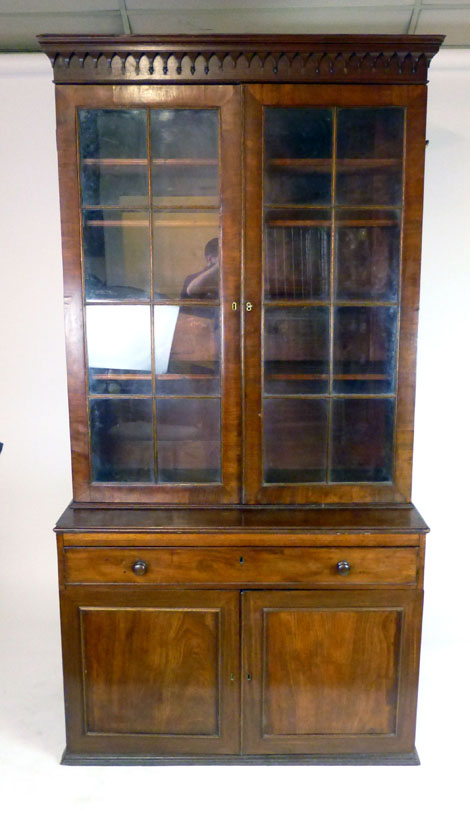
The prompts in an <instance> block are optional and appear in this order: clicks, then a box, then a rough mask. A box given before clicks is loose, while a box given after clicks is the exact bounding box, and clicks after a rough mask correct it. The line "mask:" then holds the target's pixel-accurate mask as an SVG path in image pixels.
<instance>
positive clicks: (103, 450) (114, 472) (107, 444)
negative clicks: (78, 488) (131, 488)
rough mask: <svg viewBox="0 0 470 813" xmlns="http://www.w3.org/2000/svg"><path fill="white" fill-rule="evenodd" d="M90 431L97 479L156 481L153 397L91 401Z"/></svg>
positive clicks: (105, 480)
mask: <svg viewBox="0 0 470 813" xmlns="http://www.w3.org/2000/svg"><path fill="white" fill-rule="evenodd" d="M90 433H91V465H92V478H93V480H94V481H99V482H111V483H116V482H119V483H122V482H132V483H135V482H144V483H148V482H152V481H153V479H154V451H153V417H152V402H151V399H147V398H137V399H131V398H116V399H110V398H100V399H96V400H95V399H92V400H90Z"/></svg>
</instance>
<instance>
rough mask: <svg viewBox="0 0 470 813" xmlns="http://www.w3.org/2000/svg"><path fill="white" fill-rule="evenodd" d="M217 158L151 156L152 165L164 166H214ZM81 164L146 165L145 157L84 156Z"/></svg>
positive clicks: (104, 165)
mask: <svg viewBox="0 0 470 813" xmlns="http://www.w3.org/2000/svg"><path fill="white" fill-rule="evenodd" d="M218 163H219V161H218V159H217V158H152V165H153V166H166V167H187V166H191V167H212V166H213V167H216V166H218ZM82 164H83V166H97V167H116V169H119V168H120V167H142V166H147V164H148V159H147V158H84V159H83V161H82Z"/></svg>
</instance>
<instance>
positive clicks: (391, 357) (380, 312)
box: [333, 307, 397, 393]
mask: <svg viewBox="0 0 470 813" xmlns="http://www.w3.org/2000/svg"><path fill="white" fill-rule="evenodd" d="M334 319H335V322H334V360H333V391H334V392H341V393H392V392H393V391H394V388H395V363H396V341H397V308H396V307H390V308H387V307H382V308H373V307H364V308H356V307H344V308H336V309H335V317H334Z"/></svg>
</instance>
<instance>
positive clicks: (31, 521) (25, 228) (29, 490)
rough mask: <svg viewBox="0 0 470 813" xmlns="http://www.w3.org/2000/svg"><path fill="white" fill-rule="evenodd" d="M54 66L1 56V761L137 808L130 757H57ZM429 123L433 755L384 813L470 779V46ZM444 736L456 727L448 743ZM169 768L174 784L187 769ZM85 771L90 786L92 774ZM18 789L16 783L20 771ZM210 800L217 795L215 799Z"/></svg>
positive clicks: (58, 361) (426, 435) (441, 72)
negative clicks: (466, 749) (82, 763)
mask: <svg viewBox="0 0 470 813" xmlns="http://www.w3.org/2000/svg"><path fill="white" fill-rule="evenodd" d="M51 79H52V72H51V69H50V66H49V63H48V61H47V59H46V57H44V56H42V55H28V56H23V55H3V56H0V111H1V124H0V387H1V390H0V392H1V396H0V441H3V442H4V444H5V447H4V450H3V453H2V455H1V457H0V512H1V514H0V534H1V542H0V584H1V591H0V602H1V603H0V610H1V614H0V676H2V677H3V682H4V690H3V691H2V692H0V711H1V713H2V715H3V719H2V726H1V730H3V735H1V734H0V764H1V763H2V758H3V762H4V765H6V766H7V773H8V770H9V773H8V777H9V781H11V792H12V793H15V794H16V796H17V797H18V794H22V793H23V794H24V795H25V799H26V798H28V799H29V798H30V797H31V799H32V798H34V796H35V794H39V796H41V794H43V793H46V790H47V793H48V794H49V802H50V805H51V807H50V810H55V809H58V807H59V805H60V803H61V800H62V798H63V797H62V795H61V794H64V793H65V789H66V780H67V777H68V778H69V779H68V780H67V781H69V782H71V785H70V788H71V796H70V801H69V806H68V809H69V810H75V809H77V810H78V809H79V810H81V809H87V810H89V809H92V807H93V799H95V800H98V801H99V799H101V798H103V799H105V798H108V800H109V798H110V797H109V793H111V792H112V788H113V787H114V788H115V789H116V790H118V789H119V793H120V794H121V799H127V800H131V799H132V800H133V801H132V803H133V804H134V802H135V799H136V798H137V799H138V798H140V797H139V794H138V793H137V797H136V796H133V793H135V787H134V789H132V783H131V777H132V775H133V774H132V771H133V770H136V769H128V770H129V772H128V773H127V774H126V773H125V772H124V774H125V776H124V778H122V777H123V774H122V773H120V774H119V776H120V777H121V778H120V779H119V782H118V781H117V780H116V773H115V771H114V769H107V770H108V771H110V773H106V771H105V773H104V774H103V773H102V772H101V770H100V769H93V770H94V771H96V773H93V770H92V771H91V773H89V772H88V771H87V770H86V769H79V772H78V774H77V773H73V777H74V778H73V780H71V779H70V771H73V770H77V769H64V768H62V769H58V768H57V759H58V757H59V755H60V750H61V748H62V746H63V741H64V740H63V738H64V734H63V722H62V720H63V711H62V701H61V676H60V652H59V638H58V635H59V632H58V611H57V597H56V563H55V542H54V536H53V534H52V531H51V529H52V526H53V524H54V522H55V520H56V519H57V517H58V516H59V514H60V513H61V511H62V510H63V508H64V507H65V505H66V504H67V502H68V501H69V499H70V497H71V478H70V457H69V441H68V418H67V402H66V383H65V358H64V340H63V320H62V280H61V275H62V271H61V257H60V228H59V209H58V188H57V170H56V149H55V137H54V131H55V118H54V94H53V85H52V81H51ZM428 122H429V123H428V138H429V140H430V144H429V147H428V150H427V164H426V190H425V193H426V198H425V226H424V245H423V269H422V296H421V313H420V328H419V353H418V391H417V412H416V445H415V468H414V488H413V499H414V501H415V503H416V505H417V507H418V508H419V510H420V511H421V512H422V514H423V516H424V518H425V519H426V521H427V522H428V523H429V525H430V526H431V528H432V534H431V536H430V537H429V544H428V555H427V569H426V604H425V620H424V640H423V657H422V673H421V691H420V706H419V726H418V737H417V743H418V748H419V750H420V755H421V758H422V760H423V763H424V765H423V768H421V769H419V770H418V771H415V772H413V771H412V770H411V769H392V770H393V771H394V772H395V773H394V779H393V782H392V781H391V777H392V775H391V774H390V773H387V775H386V779H385V782H386V785H387V788H388V789H389V790H387V794H386V798H384V797H383V790H384V789H383V788H382V792H381V791H380V787H379V785H378V784H377V793H380V794H381V803H380V809H381V811H384V810H385V811H386V810H389V809H392V806H393V805H394V804H397V803H398V804H400V807H401V809H403V810H405V811H406V810H407V809H409V810H411V809H412V807H413V804H412V802H413V799H414V800H415V801H416V800H417V799H418V798H421V806H422V805H423V803H425V800H426V799H427V798H429V800H431V799H432V800H434V801H436V802H438V801H439V796H440V793H441V792H442V794H443V798H445V803H446V806H447V807H448V808H449V809H452V804H451V797H452V794H453V793H456V792H457V791H458V787H459V781H460V780H459V778H458V776H457V773H456V772H457V771H458V770H459V767H460V765H463V762H462V760H463V756H462V757H461V758H459V751H458V748H459V745H460V747H463V745H464V740H463V734H462V733H460V732H465V728H466V727H468V719H467V721H464V720H463V719H462V715H465V695H466V692H467V689H468V686H467V682H468V672H467V673H466V665H465V662H464V656H463V654H462V653H463V652H465V647H466V651H467V652H468V651H469V647H468V611H467V605H466V591H465V585H464V580H465V579H466V578H467V572H466V571H467V557H468V553H467V549H468V542H469V530H468V528H469V522H468V519H467V506H468V503H469V501H470V500H469V498H468V497H467V479H468V471H469V465H470V449H469V442H468V435H469V433H468V425H469V420H468V417H467V413H468V411H469V393H468V390H469V387H468V384H467V379H468V370H469V363H468V349H469V338H468V328H469V321H470V319H469V316H468V302H469V301H470V239H469V232H470V196H469V190H470V159H469V156H470V51H447V52H442V53H441V54H439V55H438V57H436V59H435V60H434V61H433V63H432V68H431V74H430V86H429V115H428ZM465 641H466V643H465ZM459 717H460V724H459V725H457V720H458V719H459ZM454 718H455V719H454ZM439 737H443V738H445V739H446V742H447V750H444V749H443V747H442V746H441V745H440V743H439ZM451 760H452V764H453V767H451ZM0 770H1V769H0ZM176 770H177V769H170V772H171V771H176ZM201 770H202V774H201V772H200V771H199V772H196V773H195V771H196V769H192V770H191V774H190V775H191V777H192V779H191V781H192V783H193V784H192V785H191V786H190V787H191V788H192V791H191V792H195V793H196V796H197V787H200V790H201V793H202V792H203V791H204V792H207V791H206V787H207V786H206V782H205V780H204V777H206V776H207V770H209V769H206V773H205V772H204V770H203V769H201ZM217 770H218V771H219V773H218V774H217V777H218V780H217V782H219V781H220V779H222V776H226V777H227V776H230V777H232V778H233V777H234V776H235V774H233V773H229V774H227V772H226V771H224V769H217ZM267 770H268V769H260V772H258V773H257V772H256V771H255V769H253V768H250V769H248V771H250V772H253V773H250V774H249V776H250V780H249V781H250V783H251V785H250V787H251V788H252V790H253V788H254V787H255V786H256V783H257V781H258V780H257V779H256V777H261V776H264V777H266V773H265V772H266V771H267ZM292 770H293V769H283V771H285V773H284V772H283V771H280V772H279V771H278V772H277V773H270V781H269V786H268V787H267V786H266V784H264V787H263V788H262V782H261V779H260V786H259V792H260V793H261V791H263V793H264V795H265V800H266V799H267V797H266V794H268V796H269V798H270V799H271V807H272V809H281V808H285V806H286V805H287V804H289V805H291V804H292V803H293V802H294V803H295V799H296V798H300V797H296V796H295V794H294V796H292V792H293V791H292V785H291V784H290V783H289V782H285V780H284V779H283V777H285V778H286V779H287V776H288V775H290V776H291V777H292V778H293V776H294V775H293V774H292V772H291V771H292ZM299 770H300V769H296V773H295V777H296V788H297V791H296V792H297V794H299V793H301V792H302V793H304V792H305V794H307V797H306V798H310V799H311V800H312V796H311V794H310V792H309V786H310V782H311V779H312V774H311V773H310V772H308V771H307V772H305V771H304V772H303V773H302V774H299V772H298V771H299ZM315 770H316V773H315V781H316V783H317V788H318V793H321V792H322V789H323V791H324V792H325V794H326V793H327V791H328V788H329V787H331V785H330V783H331V778H332V775H331V773H328V771H331V770H333V771H335V770H336V769H315ZM338 770H339V769H338ZM342 770H343V771H344V770H345V769H342ZM387 770H388V771H390V769H387ZM446 770H448V771H452V772H453V779H452V781H449V782H446V787H444V784H443V783H444V775H445V773H444V772H445V771H446ZM56 771H58V772H56ZM237 771H238V773H237V777H242V776H243V777H246V776H247V774H246V772H244V771H242V769H237ZM324 771H326V773H325V772H324ZM348 771H349V769H348ZM364 771H366V772H367V773H364ZM403 771H405V773H403ZM407 771H408V773H407ZM410 771H411V773H410ZM371 772H372V773H371ZM454 774H455V775H454ZM25 775H28V777H29V779H28V782H27V783H26V784H24V781H23V780H24V777H25ZM212 775H213V774H212ZM366 775H367V777H368V779H367V782H368V783H369V790H370V804H371V807H370V809H371V810H372V809H374V807H375V804H373V802H374V799H373V796H374V787H375V783H378V781H379V777H382V779H383V778H384V773H383V769H370V771H369V769H361V771H359V772H354V773H350V772H348V779H347V781H346V782H345V783H344V788H343V786H342V783H341V779H340V776H341V775H340V774H338V783H337V784H336V796H335V798H336V800H337V803H338V807H337V808H336V807H333V808H331V807H330V808H329V809H334V810H336V809H340V808H339V805H340V802H341V800H342V799H344V801H345V803H347V805H348V810H349V811H352V810H355V809H356V806H355V803H356V802H357V804H358V809H359V806H360V809H361V810H362V811H364V813H365V811H367V810H368V809H369V808H368V806H367V805H368V798H369V797H368V796H367V795H366V796H364V793H363V791H362V787H363V786H362V785H361V782H363V781H364V780H365V777H366ZM91 776H92V777H93V778H92V779H91V778H89V779H87V777H91ZM134 776H135V774H134ZM151 776H154V777H155V774H154V773H152V771H150V772H149V773H148V774H145V779H144V778H142V779H141V780H140V784H139V788H140V792H143V789H145V788H147V783H148V782H149V781H150V777H151ZM158 776H159V782H162V781H163V780H164V787H165V788H167V790H168V788H169V787H170V786H169V784H168V783H169V782H170V779H169V778H168V779H167V778H165V777H168V774H167V773H166V772H165V771H164V770H163V771H161V770H160V773H159V775H158ZM300 776H302V779H300ZM343 776H344V774H343ZM98 777H103V778H98ZM126 777H127V778H126ZM139 777H142V774H141V773H140V774H139ZM171 777H172V778H173V779H172V781H173V787H174V778H176V774H175V773H171ZM369 777H370V779H369ZM18 780H20V781H19V782H18ZM387 780H388V781H387ZM87 782H89V783H90V784H89V786H88V790H89V792H88V791H86V792H85V791H84V790H83V787H82V784H83V783H85V785H86V783H87ZM253 783H254V784H253ZM157 784H158V783H157ZM217 786H218V787H219V789H220V790H223V789H224V788H223V787H220V785H215V786H214V788H215V787H217ZM6 787H7V793H8V788H9V787H10V785H9V784H8V782H7V785H6ZM184 787H185V783H184V782H183V784H182V785H181V787H180V788H179V789H178V793H179V796H178V797H177V798H179V799H182V798H183V797H182V796H181V794H183V793H184ZM246 787H247V786H246V785H245V784H244V783H243V782H242V783H241V784H238V781H237V787H235V786H233V789H232V790H233V793H231V796H230V799H229V801H228V802H227V804H226V809H227V808H228V809H229V810H231V809H235V804H236V803H237V804H238V802H239V801H240V796H239V794H242V792H243V793H244V792H245V791H246ZM462 787H463V785H462ZM51 788H53V790H52V789H51ZM90 789H91V790H90ZM444 791H445V793H446V794H447V795H445V794H444ZM173 792H175V791H173ZM405 792H406V797H404V794H405ZM343 793H344V796H343ZM28 794H29V796H28ZM126 794H127V795H126ZM18 798H19V797H18ZM83 798H85V802H83ZM317 798H318V796H317ZM403 798H408V799H409V802H410V806H409V808H407V807H403ZM87 799H88V802H86V800H87ZM288 799H289V801H287V800H288ZM80 800H82V802H81V801H80ZM82 803H83V808H82V806H81V805H82ZM359 803H360V804H359ZM208 804H209V807H210V798H209V801H208V802H206V810H207V805H208ZM241 804H243V805H244V807H245V803H244V802H243V801H242V802H241ZM55 805H57V807H55ZM74 805H76V806H74ZM389 805H390V807H389ZM93 809H94V808H93ZM97 809H98V807H97ZM101 809H103V808H101ZM172 809H177V810H178V809H182V808H178V807H176V808H175V807H173V808H172ZM214 809H215V808H214ZM453 809H461V808H457V807H454V808H453Z"/></svg>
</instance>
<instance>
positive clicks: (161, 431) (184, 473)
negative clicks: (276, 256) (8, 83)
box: [57, 86, 241, 504]
mask: <svg viewBox="0 0 470 813" xmlns="http://www.w3.org/2000/svg"><path fill="white" fill-rule="evenodd" d="M240 97H241V94H240V89H239V88H236V87H217V86H215V87H204V88H198V87H192V88H188V87H181V88H163V87H156V86H154V87H120V88H113V87H94V88H87V87H67V88H65V87H58V88H57V117H58V119H57V120H58V130H57V133H58V145H59V179H60V191H61V206H62V231H63V247H64V249H63V258H64V275H65V303H66V324H67V339H68V341H67V346H68V349H67V358H68V371H69V397H70V419H71V440H72V467H73V480H74V497H75V499H77V500H81V501H104V502H150V503H152V502H165V503H182V504H184V503H186V504H187V503H190V504H201V503H214V504H217V503H227V502H228V503H230V502H232V503H237V502H239V501H240V482H241V475H240V466H241V464H240V461H241V451H240V448H239V440H238V439H239V437H240V415H241V406H240V324H239V314H238V313H236V312H234V311H233V310H232V302H234V301H239V296H240V242H241V241H240V228H241V187H240V168H241V129H240V121H241V106H240V104H241V102H240Z"/></svg>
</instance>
